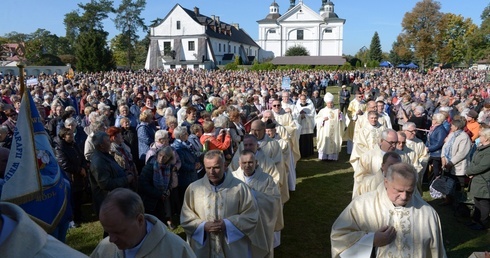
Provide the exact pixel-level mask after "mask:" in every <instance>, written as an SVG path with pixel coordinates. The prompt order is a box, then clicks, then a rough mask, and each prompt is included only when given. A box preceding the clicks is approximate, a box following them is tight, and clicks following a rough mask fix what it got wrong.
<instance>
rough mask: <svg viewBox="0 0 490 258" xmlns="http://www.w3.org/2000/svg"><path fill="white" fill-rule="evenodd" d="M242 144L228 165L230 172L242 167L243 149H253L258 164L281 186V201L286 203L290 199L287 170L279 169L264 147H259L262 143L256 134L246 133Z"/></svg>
mask: <svg viewBox="0 0 490 258" xmlns="http://www.w3.org/2000/svg"><path fill="white" fill-rule="evenodd" d="M267 137H268V136H267ZM268 138H269V137H268ZM269 139H270V138H269ZM240 145H242V146H243V149H242V150H241V151H240V152H236V153H235V155H234V156H233V160H232V163H230V165H229V166H228V172H230V173H231V172H233V171H235V170H237V169H238V168H240V155H241V152H242V151H243V150H248V151H252V152H253V153H255V159H256V160H257V164H258V165H259V166H260V167H261V168H262V171H264V173H266V174H269V175H270V176H271V177H272V178H273V179H274V182H275V183H276V184H277V186H278V187H279V192H280V193H281V202H282V203H286V202H287V201H288V200H289V191H288V181H287V180H288V178H287V174H286V171H285V170H284V169H282V170H279V169H278V168H277V166H276V164H275V163H274V161H272V159H270V158H269V157H268V156H267V155H265V153H264V152H263V151H262V149H259V146H260V145H259V143H258V141H257V137H255V135H253V134H246V135H245V136H244V137H243V141H242V143H241V144H240ZM278 151H279V152H281V149H280V148H279V149H278ZM281 155H282V154H281Z"/></svg>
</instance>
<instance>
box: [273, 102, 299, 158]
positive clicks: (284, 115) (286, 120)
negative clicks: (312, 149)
mask: <svg viewBox="0 0 490 258" xmlns="http://www.w3.org/2000/svg"><path fill="white" fill-rule="evenodd" d="M272 113H273V114H274V119H275V121H276V122H277V124H279V125H282V126H281V127H282V128H283V129H285V130H282V129H281V127H280V128H278V129H279V130H278V132H277V133H279V135H280V136H281V138H283V139H289V142H290V144H291V146H292V148H293V149H292V150H293V156H294V164H295V166H296V162H297V161H298V160H299V159H300V158H301V153H300V150H299V135H300V132H299V131H298V126H297V124H296V122H295V121H294V119H293V116H292V115H291V113H288V112H286V111H285V110H284V109H283V108H282V105H281V100H279V99H274V100H273V101H272Z"/></svg>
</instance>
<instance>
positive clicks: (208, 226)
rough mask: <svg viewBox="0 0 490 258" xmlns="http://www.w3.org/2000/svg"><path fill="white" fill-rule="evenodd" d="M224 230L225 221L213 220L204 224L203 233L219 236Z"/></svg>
mask: <svg viewBox="0 0 490 258" xmlns="http://www.w3.org/2000/svg"><path fill="white" fill-rule="evenodd" d="M225 230H226V224H225V221H224V220H222V219H215V220H214V221H208V222H206V223H204V231H206V232H209V233H216V234H219V233H220V232H222V231H225Z"/></svg>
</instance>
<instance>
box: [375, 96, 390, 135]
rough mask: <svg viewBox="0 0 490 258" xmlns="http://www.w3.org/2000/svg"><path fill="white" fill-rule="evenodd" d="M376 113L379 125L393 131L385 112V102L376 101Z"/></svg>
mask: <svg viewBox="0 0 490 258" xmlns="http://www.w3.org/2000/svg"><path fill="white" fill-rule="evenodd" d="M376 111H377V112H378V115H379V123H380V124H382V125H384V126H385V127H386V128H390V129H393V126H392V125H391V118H390V116H389V115H388V114H387V113H386V112H385V102H384V101H382V100H377V101H376Z"/></svg>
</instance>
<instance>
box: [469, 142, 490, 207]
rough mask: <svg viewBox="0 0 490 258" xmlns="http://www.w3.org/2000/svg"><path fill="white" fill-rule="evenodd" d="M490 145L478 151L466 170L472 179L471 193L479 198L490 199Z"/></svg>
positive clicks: (481, 147) (479, 148)
mask: <svg viewBox="0 0 490 258" xmlns="http://www.w3.org/2000/svg"><path fill="white" fill-rule="evenodd" d="M489 157H490V144H488V145H485V146H480V147H478V148H477V149H476V152H475V154H474V155H473V159H472V160H471V162H470V165H469V166H468V169H466V175H468V176H473V179H471V186H470V193H471V194H472V195H473V196H474V197H477V198H486V199H490V193H489V185H488V183H489V182H490V158H489Z"/></svg>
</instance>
